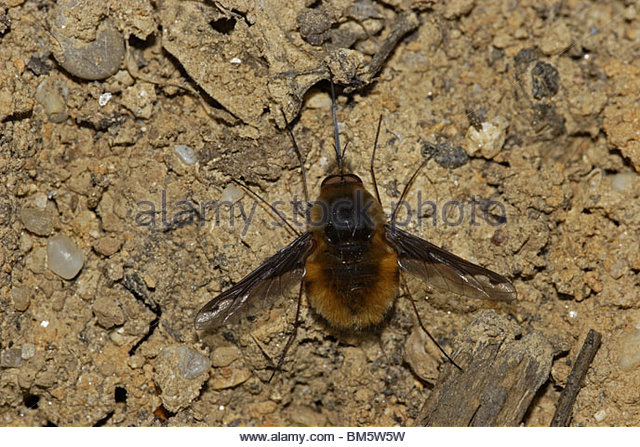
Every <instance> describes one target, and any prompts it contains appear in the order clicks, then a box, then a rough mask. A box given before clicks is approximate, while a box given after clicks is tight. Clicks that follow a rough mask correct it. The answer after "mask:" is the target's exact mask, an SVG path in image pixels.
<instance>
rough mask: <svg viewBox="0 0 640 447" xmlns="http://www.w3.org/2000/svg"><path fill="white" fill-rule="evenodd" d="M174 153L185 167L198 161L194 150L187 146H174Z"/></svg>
mask: <svg viewBox="0 0 640 447" xmlns="http://www.w3.org/2000/svg"><path fill="white" fill-rule="evenodd" d="M175 151H176V154H178V156H179V157H180V160H182V162H183V163H184V164H186V165H192V164H194V163H195V162H196V161H198V159H197V158H196V154H195V152H194V150H193V149H192V148H190V147H189V146H187V145H184V144H179V145H177V146H176V148H175Z"/></svg>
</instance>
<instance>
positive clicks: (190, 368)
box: [178, 346, 211, 380]
mask: <svg viewBox="0 0 640 447" xmlns="http://www.w3.org/2000/svg"><path fill="white" fill-rule="evenodd" d="M178 353H179V354H180V361H179V363H178V372H179V373H180V375H181V376H182V377H184V378H185V379H187V380H192V379H195V378H196V377H198V376H199V375H200V374H204V373H205V372H207V371H208V370H209V368H210V367H211V364H210V363H209V359H208V358H207V357H205V356H204V355H202V354H200V353H199V352H198V351H196V350H194V349H191V348H187V347H186V346H180V349H179V350H178Z"/></svg>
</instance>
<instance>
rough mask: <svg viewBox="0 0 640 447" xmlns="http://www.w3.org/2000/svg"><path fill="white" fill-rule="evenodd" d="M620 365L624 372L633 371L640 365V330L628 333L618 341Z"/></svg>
mask: <svg viewBox="0 0 640 447" xmlns="http://www.w3.org/2000/svg"><path fill="white" fill-rule="evenodd" d="M618 365H619V366H620V369H622V370H623V371H631V370H632V369H634V368H636V367H637V366H638V365H640V329H638V328H637V327H635V328H633V329H631V330H629V331H626V332H625V333H624V334H623V335H622V336H621V337H620V339H619V341H618Z"/></svg>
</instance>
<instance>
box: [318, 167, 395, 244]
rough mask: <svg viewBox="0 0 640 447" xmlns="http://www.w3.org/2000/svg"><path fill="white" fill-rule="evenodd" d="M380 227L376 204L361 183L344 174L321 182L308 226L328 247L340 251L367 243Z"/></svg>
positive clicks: (379, 209)
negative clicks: (339, 249)
mask: <svg viewBox="0 0 640 447" xmlns="http://www.w3.org/2000/svg"><path fill="white" fill-rule="evenodd" d="M384 223H385V220H384V213H383V210H382V207H381V206H380V203H378V201H377V200H376V199H375V198H374V197H373V196H372V195H371V194H370V193H369V192H368V191H367V190H366V189H364V186H363V184H362V180H360V178H359V177H357V176H356V175H353V174H345V175H334V176H329V177H327V178H326V179H325V180H324V181H323V182H322V187H321V190H320V197H318V200H316V201H315V202H314V203H313V205H312V207H311V211H310V214H309V224H308V225H309V231H311V232H313V233H314V234H316V236H319V237H321V238H322V239H323V240H324V241H325V242H326V243H327V245H328V246H330V247H335V248H341V247H346V246H352V245H358V244H363V243H366V242H369V241H370V240H371V239H372V238H373V236H374V234H375V232H376V230H377V229H378V228H381V227H382V225H384Z"/></svg>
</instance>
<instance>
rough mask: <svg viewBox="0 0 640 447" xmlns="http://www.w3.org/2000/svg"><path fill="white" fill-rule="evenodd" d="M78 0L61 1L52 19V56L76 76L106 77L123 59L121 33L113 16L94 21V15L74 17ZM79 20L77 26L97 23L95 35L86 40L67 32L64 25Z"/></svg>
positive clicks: (117, 67) (66, 25)
mask: <svg viewBox="0 0 640 447" xmlns="http://www.w3.org/2000/svg"><path fill="white" fill-rule="evenodd" d="M79 3H80V2H79V1H78V0H61V1H58V2H57V4H56V6H55V9H54V13H53V17H54V19H53V20H52V21H51V23H50V25H51V34H52V35H53V37H54V38H55V39H54V45H53V56H54V57H55V59H56V60H57V61H58V63H59V64H60V65H61V66H62V68H64V69H65V70H66V71H68V72H69V73H70V74H72V75H73V76H77V77H78V78H80V79H86V80H89V81H93V80H100V79H106V78H108V77H109V76H112V75H113V74H115V73H116V72H117V71H118V69H119V68H120V66H121V65H122V62H123V60H124V54H125V46H124V38H123V37H122V34H120V32H119V31H118V30H117V29H116V27H115V26H114V24H113V23H112V22H111V21H110V20H108V19H107V20H103V21H102V22H100V23H99V24H94V23H92V21H93V20H95V19H96V18H95V17H89V15H87V16H81V17H75V15H74V10H76V9H77V8H78V6H79V5H78V4H79ZM74 20H80V21H81V22H82V23H80V24H74V25H79V26H77V28H79V29H81V28H83V27H84V28H89V27H91V26H96V25H98V26H97V31H96V35H95V37H96V38H95V39H94V40H92V41H86V40H83V39H82V38H80V37H79V36H68V35H67V34H68V33H67V31H65V29H66V28H67V27H68V26H69V25H70V24H71V23H73V21H74Z"/></svg>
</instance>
